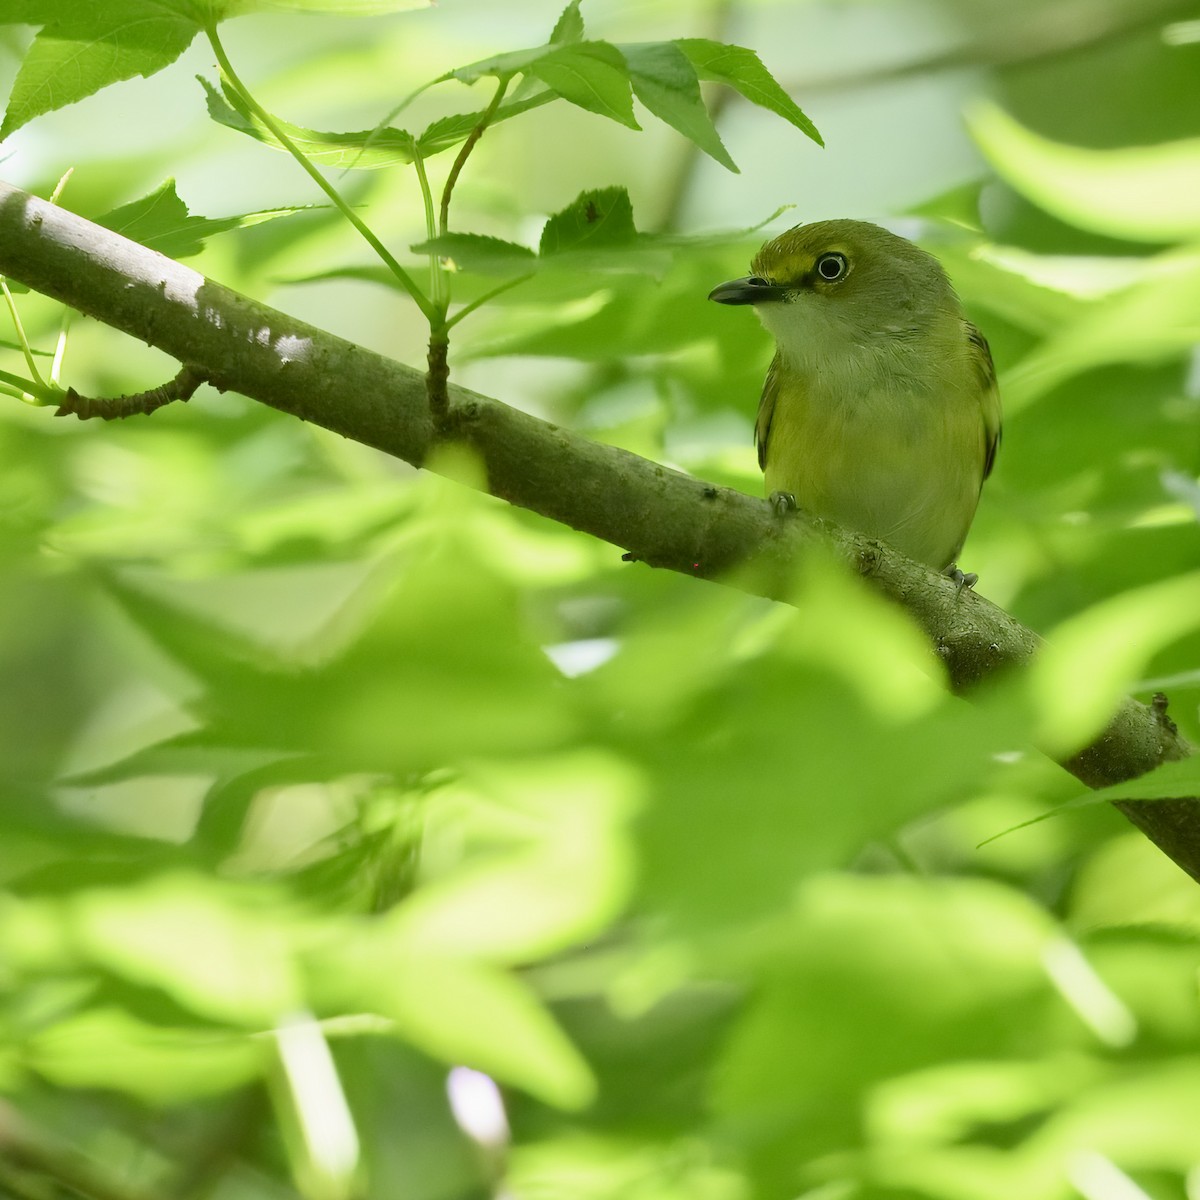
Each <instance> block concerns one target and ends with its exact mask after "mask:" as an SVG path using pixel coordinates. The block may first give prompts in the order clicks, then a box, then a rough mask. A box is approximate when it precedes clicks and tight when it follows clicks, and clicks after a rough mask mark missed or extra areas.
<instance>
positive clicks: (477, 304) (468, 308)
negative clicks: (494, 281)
mask: <svg viewBox="0 0 1200 1200" xmlns="http://www.w3.org/2000/svg"><path fill="white" fill-rule="evenodd" d="M533 276H534V272H533V271H529V272H528V273H527V274H525V275H517V276H515V277H514V278H512V279H506V280H505V281H504V282H503V283H502V284H500V285H499V286H498V287H494V288H492V290H491V291H490V292H484V294H483V295H482V296H477V297H476V298H475V299H474V300H472V301H471V303H470V304H464V305H463V306H462V308H460V309H459V310H458V312H456V313H455V314H454V316H452V317H451V318H450V319H449V320H448V321H447V322H446V329H447V331H449V330H451V329H453V328H454V326H455V325H457V324H458V323H459V321H461V320H462V319H463V317H469V316H470V315H471V314H472V313H473V312H474V311H475V310H476V309H477V308H482V307H483V305H485V304H487V302H488V301H489V300H494V299H495V298H496V297H497V296H500V295H503V293H505V292H507V291H508V290H509V288H515V287H516V286H517V284H519V283H524V282H525V281H526V280H527V279H532V278H533Z"/></svg>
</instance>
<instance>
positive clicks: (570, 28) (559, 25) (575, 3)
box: [550, 0, 583, 46]
mask: <svg viewBox="0 0 1200 1200" xmlns="http://www.w3.org/2000/svg"><path fill="white" fill-rule="evenodd" d="M581 41H583V17H582V16H581V15H580V12H579V0H571V2H570V4H568V5H567V7H566V8H564V9H563V10H562V13H561V14H560V16H559V18H558V20H557V21H556V22H555V23H554V29H553V30H552V31H551V34H550V43H551V45H554V46H560V45H564V44H567V43H572V42H581Z"/></svg>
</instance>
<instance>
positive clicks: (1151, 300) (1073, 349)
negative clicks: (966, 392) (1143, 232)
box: [1004, 247, 1200, 412]
mask: <svg viewBox="0 0 1200 1200" xmlns="http://www.w3.org/2000/svg"><path fill="white" fill-rule="evenodd" d="M1141 266H1142V268H1143V269H1142V276H1143V277H1142V279H1141V281H1140V282H1138V283H1136V284H1134V285H1133V286H1131V287H1128V288H1124V289H1122V290H1120V291H1118V292H1115V293H1114V294H1112V295H1109V296H1104V297H1102V298H1101V299H1099V300H1095V301H1093V302H1092V303H1090V304H1088V305H1086V306H1085V307H1083V308H1082V309H1081V310H1080V311H1079V313H1078V315H1077V316H1076V317H1075V319H1074V320H1073V321H1071V322H1070V323H1069V324H1067V325H1065V326H1064V327H1063V328H1061V329H1059V330H1057V331H1056V332H1054V333H1052V334H1051V336H1050V337H1049V338H1047V340H1046V341H1045V342H1043V343H1042V344H1041V345H1040V346H1038V347H1037V348H1036V349H1035V350H1034V351H1032V353H1030V354H1029V355H1027V356H1026V357H1025V358H1024V359H1022V360H1021V362H1020V363H1018V364H1017V366H1016V367H1015V368H1013V370H1011V371H1010V372H1008V374H1007V375H1006V376H1005V379H1004V403H1005V408H1006V409H1008V410H1011V411H1012V412H1018V411H1020V409H1021V408H1023V407H1025V406H1026V405H1027V404H1029V403H1030V402H1032V401H1033V400H1035V399H1036V398H1037V397H1039V396H1041V395H1043V394H1045V393H1046V392H1048V391H1049V390H1050V389H1051V388H1053V387H1055V386H1057V385H1058V384H1059V383H1062V382H1063V381H1064V380H1066V379H1069V378H1071V377H1072V376H1075V375H1078V374H1080V373H1082V372H1083V371H1087V370H1091V369H1092V368H1094V367H1098V366H1102V365H1105V364H1108V363H1119V362H1145V363H1154V362H1162V361H1164V360H1166V359H1170V358H1175V357H1179V356H1182V355H1184V354H1187V353H1188V352H1189V351H1190V350H1191V348H1192V347H1193V346H1194V345H1195V344H1196V343H1197V342H1198V341H1200V252H1198V251H1197V250H1195V249H1194V248H1190V247H1189V248H1186V249H1181V250H1178V251H1172V252H1170V253H1167V254H1163V255H1160V256H1159V257H1158V258H1157V259H1151V260H1147V261H1146V262H1145V263H1143V264H1141Z"/></svg>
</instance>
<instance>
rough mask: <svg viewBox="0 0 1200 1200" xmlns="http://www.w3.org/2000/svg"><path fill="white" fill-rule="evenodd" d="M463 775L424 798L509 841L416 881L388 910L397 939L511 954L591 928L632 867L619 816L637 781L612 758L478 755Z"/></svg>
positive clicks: (614, 901) (608, 912) (541, 949)
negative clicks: (495, 759)
mask: <svg viewBox="0 0 1200 1200" xmlns="http://www.w3.org/2000/svg"><path fill="white" fill-rule="evenodd" d="M464 784H466V785H467V786H465V787H450V788H448V789H446V790H445V791H443V792H442V793H440V794H438V795H437V796H435V797H434V798H433V802H434V803H435V804H437V805H438V806H440V807H445V809H446V811H447V813H448V816H449V817H450V819H454V820H456V821H457V822H458V823H459V825H460V827H462V828H463V829H470V828H472V826H473V825H475V824H477V823H481V824H483V825H484V826H485V827H489V826H490V830H491V831H492V837H493V838H495V839H496V840H497V841H498V842H499V841H500V840H501V838H502V837H503V835H504V834H507V837H506V838H505V840H507V841H509V842H510V845H508V846H505V847H503V848H501V847H497V851H496V852H495V853H492V854H487V855H480V856H479V858H478V860H477V861H476V862H475V863H474V864H473V865H470V866H467V867H465V868H464V869H461V870H457V871H453V872H451V873H449V874H448V875H447V876H446V877H445V878H444V879H438V880H434V881H431V882H430V883H428V884H427V885H426V886H425V887H423V888H421V889H420V890H419V891H417V892H416V893H415V894H414V895H413V896H412V897H411V898H410V899H409V900H408V901H407V903H406V904H405V905H404V906H403V908H402V909H401V910H400V911H399V912H398V913H397V914H396V928H397V929H398V930H401V931H403V934H404V938H405V943H406V944H407V945H410V946H412V947H414V948H421V949H424V950H427V951H429V952H434V951H439V950H440V951H443V952H446V953H452V954H461V955H471V956H473V957H478V958H483V959H485V960H487V961H491V962H506V963H514V964H516V963H521V962H528V961H531V960H533V959H537V958H543V957H545V956H547V955H549V954H553V953H555V952H557V951H560V950H563V949H565V948H566V947H567V946H569V945H571V944H572V943H575V942H578V941H579V940H580V939H582V938H584V937H587V936H589V935H595V934H597V933H598V932H599V931H600V930H601V929H602V928H603V927H604V925H605V924H606V923H607V922H609V921H611V920H612V919H613V918H614V917H615V916H616V915H617V912H618V911H619V909H620V907H621V905H622V904H623V903H624V901H625V900H626V899H627V897H628V890H629V887H630V884H631V876H632V867H633V862H632V857H631V847H630V846H629V845H628V838H627V836H626V831H625V829H624V825H625V822H626V820H627V819H628V817H629V816H630V815H631V812H632V809H633V802H634V801H635V799H637V798H638V797H639V792H640V781H639V780H638V778H637V777H636V775H634V774H633V773H632V772H631V771H630V770H629V769H628V767H627V766H626V765H625V764H624V763H623V762H622V761H621V760H619V759H617V758H615V757H610V756H603V755H600V754H587V753H580V754H576V755H571V756H562V757H559V758H554V759H546V760H538V761H531V762H524V763H514V764H499V763H494V764H480V765H479V766H477V767H476V768H474V769H473V770H472V772H471V774H470V778H469V780H466V781H464ZM476 789H478V791H476ZM564 795H570V796H571V803H570V804H569V805H564V804H563V803H562V797H563V796H564ZM481 809H483V811H485V812H489V813H490V820H488V819H483V820H481V818H480V810H481Z"/></svg>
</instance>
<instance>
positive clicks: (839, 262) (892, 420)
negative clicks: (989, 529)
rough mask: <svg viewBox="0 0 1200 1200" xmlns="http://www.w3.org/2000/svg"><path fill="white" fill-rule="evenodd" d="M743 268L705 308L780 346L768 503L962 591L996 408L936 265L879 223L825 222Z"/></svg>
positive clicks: (794, 233)
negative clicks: (754, 317) (833, 526)
mask: <svg viewBox="0 0 1200 1200" xmlns="http://www.w3.org/2000/svg"><path fill="white" fill-rule="evenodd" d="M750 269H751V271H752V272H753V274H751V275H749V276H747V277H746V278H745V279H735V280H732V281H731V282H729V283H723V284H721V285H720V286H719V287H716V288H714V289H713V290H712V292H711V293H710V294H709V299H710V300H717V301H719V302H720V303H721V304H753V305H754V308H755V311H756V312H757V314H758V316H759V317H760V319H761V320H762V323H763V324H764V325H765V326H766V327H767V329H768V330H769V331H770V332H771V333H772V334H774V336H775V342H776V352H775V358H774V359H773V361H772V362H771V366H770V369H769V370H768V371H767V380H766V383H765V384H764V385H763V392H762V400H761V401H760V402H759V406H758V422H757V424H756V426H755V441H756V443H757V445H758V462H759V466H761V467H762V469H763V472H764V475H765V478H766V489H767V492H768V494H769V495H772V496H773V497H775V496H779V497H781V498H784V502H785V503H787V502H790V501H791V500H792V499H794V501H795V503H796V504H797V505H799V507H800V508H802V509H804V510H805V511H806V512H808V513H810V514H812V515H813V516H816V517H823V518H826V519H828V520H831V521H834V522H836V523H837V524H839V525H844V526H846V527H847V528H849V529H857V530H860V531H862V532H863V533H866V534H869V535H870V536H872V537H877V538H881V539H883V540H884V541H886V542H889V543H891V545H893V546H895V547H896V549H897V550H901V551H903V552H904V553H905V554H908V555H909V556H911V557H912V558H915V559H917V560H919V561H920V562H924V563H928V564H929V565H930V566H932V567H936V568H938V569H939V570H940V569H948V570H949V571H950V572H951V574H953V575H955V576H956V577H957V578H958V579H960V580H961V579H962V578H963V576H962V575H961V573H959V572H958V571H957V569H956V568H955V566H954V560H955V558H956V557H957V555H958V552H959V550H960V549H961V548H962V544H963V540H964V539H965V538H966V536H967V530H968V529H969V528H970V525H971V519H972V518H973V517H974V515H975V507H976V505H977V503H978V501H979V491H980V488H981V487H982V486H983V481H984V480H985V479H986V478H987V476H988V472H989V471H991V469H992V460H993V459H994V458H995V455H996V447H997V445H998V444H999V441H1000V397H999V394H998V392H997V390H996V373H995V369H994V368H993V366H992V356H991V354H990V353H989V351H988V345H987V342H986V341H985V340H984V338H983V335H982V334H981V333H980V332H979V330H978V329H976V328H975V326H974V325H972V324H971V323H970V322H969V321H968V320H967V319H966V317H965V316H964V315H963V310H962V305H961V304H960V303H959V300H958V297H957V296H956V295H955V294H954V289H953V288H952V287H951V286H950V281H949V280H948V279H947V278H946V274H945V272H944V271H943V270H942V267H941V264H940V263H939V262H938V261H937V259H936V258H934V257H933V256H932V255H930V254H927V253H926V252H925V251H924V250H922V249H920V248H919V247H918V246H914V245H913V243H912V242H910V241H907V240H906V239H905V238H902V237H898V236H897V235H896V234H894V233H889V232H888V231H887V230H886V229H881V228H880V227H879V226H878V225H871V224H869V223H868V222H866V221H819V222H817V223H816V224H813V225H798V226H797V227H796V228H795V229H789V230H788V231H787V232H786V233H783V234H780V236H779V237H777V238H775V239H774V240H773V241H770V242H768V243H767V244H766V245H765V246H763V248H762V249H761V250H760V251H759V252H758V254H757V255H755V258H754V261H753V262H752V263H751V264H750ZM967 578H968V581H969V582H973V579H971V577H967Z"/></svg>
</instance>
